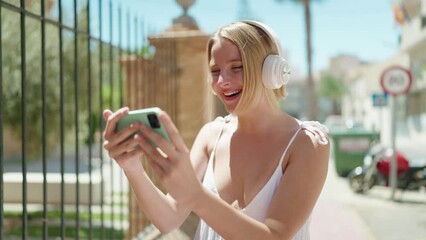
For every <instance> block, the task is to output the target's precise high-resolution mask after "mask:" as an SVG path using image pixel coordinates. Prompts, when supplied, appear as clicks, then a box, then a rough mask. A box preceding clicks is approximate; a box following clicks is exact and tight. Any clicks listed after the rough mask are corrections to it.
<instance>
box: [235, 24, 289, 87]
mask: <svg viewBox="0 0 426 240" xmlns="http://www.w3.org/2000/svg"><path fill="white" fill-rule="evenodd" d="M242 22H244V23H246V24H249V25H251V26H254V27H257V28H260V29H261V30H262V31H263V32H265V33H266V35H268V37H269V38H270V39H271V40H272V41H273V42H274V44H275V46H276V48H277V50H278V55H275V54H271V55H268V56H267V57H266V58H265V59H264V62H263V67H262V81H263V84H264V86H265V87H266V88H268V89H278V88H281V87H282V86H283V85H286V84H287V82H288V81H289V79H290V72H291V71H290V65H289V64H288V62H287V60H285V59H284V56H283V53H282V49H281V45H280V41H279V39H278V35H277V34H276V33H275V32H274V31H273V30H272V29H271V28H270V27H268V26H267V25H265V24H263V23H260V22H258V21H253V20H244V21H242Z"/></svg>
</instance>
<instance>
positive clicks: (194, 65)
mask: <svg viewBox="0 0 426 240" xmlns="http://www.w3.org/2000/svg"><path fill="white" fill-rule="evenodd" d="M209 37H210V36H208V35H206V34H205V33H203V32H202V31H200V30H196V29H188V28H185V27H183V26H182V25H175V26H174V27H172V28H170V29H167V30H166V31H164V32H162V33H160V34H158V35H155V36H150V37H148V39H149V41H150V44H151V45H152V46H153V47H155V54H154V56H153V57H151V58H148V59H145V58H142V57H139V56H131V57H123V59H122V61H121V65H122V67H123V69H124V73H125V75H126V76H125V83H124V91H125V93H124V102H125V105H126V106H129V107H130V108H131V109H139V108H146V107H154V106H156V107H160V108H162V109H163V110H165V111H166V112H167V113H168V114H169V115H170V116H171V118H172V120H173V121H174V123H175V125H176V127H177V128H178V129H179V132H180V134H181V135H182V137H183V139H184V141H185V143H186V145H187V146H188V148H191V146H192V144H193V141H194V140H195V138H196V136H197V134H198V132H199V130H200V129H201V127H202V126H203V125H204V124H205V123H206V122H208V121H210V120H212V119H213V118H214V115H215V111H216V109H215V107H214V101H213V99H214V98H215V97H214V96H213V94H212V91H211V89H210V85H209V83H208V80H207V76H208V74H209V71H208V68H207V54H206V46H207V41H208V38H209ZM143 163H144V165H145V167H146V170H147V172H148V174H149V175H150V176H151V177H152V176H153V174H152V172H150V169H149V166H147V165H146V162H145V161H143ZM153 179H154V178H153ZM153 181H154V183H155V184H157V186H159V184H158V182H157V181H155V179H154V180H153ZM129 198H130V199H129V221H130V227H129V237H134V236H136V235H137V234H138V233H139V232H140V231H142V230H143V229H144V228H145V227H146V226H147V225H148V224H149V222H148V221H147V219H146V218H145V216H143V214H142V213H141V211H140V208H139V206H138V203H137V201H136V199H135V198H134V195H133V193H132V192H131V193H130V194H129Z"/></svg>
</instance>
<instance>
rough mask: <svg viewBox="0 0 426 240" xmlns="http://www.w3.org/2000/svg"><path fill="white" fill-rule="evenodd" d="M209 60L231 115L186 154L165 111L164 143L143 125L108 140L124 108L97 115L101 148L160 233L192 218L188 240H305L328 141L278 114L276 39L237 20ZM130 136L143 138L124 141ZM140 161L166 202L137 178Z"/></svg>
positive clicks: (282, 66) (211, 47)
mask: <svg viewBox="0 0 426 240" xmlns="http://www.w3.org/2000/svg"><path fill="white" fill-rule="evenodd" d="M207 51H208V59H207V60H208V64H209V66H210V71H211V79H210V81H211V87H212V89H213V91H214V93H215V95H217V97H218V98H219V99H220V100H221V101H222V102H223V104H224V106H225V108H226V110H227V111H228V112H229V113H230V115H229V116H226V117H225V118H221V117H220V118H217V119H216V120H214V121H212V122H209V123H207V124H206V125H205V126H204V127H203V128H202V129H201V130H200V132H199V134H198V136H197V138H196V140H195V142H194V144H193V146H192V149H191V151H189V150H188V148H187V147H186V146H185V144H184V142H183V140H182V138H181V136H180V135H179V132H178V131H177V129H176V127H175V126H174V124H173V123H172V121H171V120H170V118H169V117H168V115H167V114H166V113H165V112H162V113H161V114H160V121H161V123H162V124H163V125H164V126H165V128H166V130H167V132H168V134H169V136H170V141H166V140H165V139H164V138H162V137H161V136H160V135H158V134H156V133H155V132H153V131H151V130H150V129H149V128H148V127H146V126H143V125H141V124H134V125H133V126H132V127H129V128H127V129H124V130H121V131H119V132H115V125H116V123H117V122H118V120H119V119H120V118H122V117H123V116H124V115H126V114H127V113H128V109H127V108H123V109H120V110H118V111H117V112H115V113H112V112H111V111H110V110H105V111H104V118H105V119H106V120H107V126H106V129H105V132H104V138H105V142H104V147H105V149H106V150H108V152H109V154H110V156H111V157H112V158H114V159H115V160H116V162H117V163H118V164H119V165H120V167H121V168H122V169H123V171H124V173H125V174H126V176H127V179H128V180H129V182H130V184H131V186H132V188H133V190H134V192H135V194H136V197H137V198H138V200H139V202H140V204H141V206H142V209H143V211H144V212H145V214H146V215H147V216H148V217H149V218H150V220H151V221H152V222H153V224H154V225H155V226H156V227H157V228H158V229H159V230H160V231H162V232H165V233H166V232H169V231H171V230H173V229H175V228H178V227H179V226H180V225H181V224H182V223H183V222H184V220H185V219H186V218H187V216H188V214H189V213H190V212H193V213H195V214H196V215H198V216H199V217H200V219H201V220H200V223H199V226H198V229H197V232H196V234H195V236H194V239H203V240H210V239H211V240H213V239H215V240H216V239H244V240H247V239H262V240H267V239H298V240H299V239H309V219H310V215H311V212H312V209H313V208H314V206H315V203H316V201H317V199H318V197H319V195H320V192H321V190H322V187H323V184H324V181H325V178H326V175H327V168H328V159H329V144H328V136H327V133H326V130H325V128H324V127H323V126H322V125H321V124H319V123H317V122H301V121H299V120H298V119H295V118H294V117H292V116H290V115H288V114H286V113H285V112H283V111H282V110H281V109H280V108H279V105H278V102H279V101H280V100H281V99H282V98H284V97H285V95H286V84H287V81H288V79H289V75H290V68H289V66H288V63H287V61H286V60H285V59H284V58H283V57H282V53H281V49H280V45H279V41H278V39H277V38H276V35H275V34H274V33H273V32H272V31H271V30H270V29H269V27H268V26H266V25H264V24H262V23H260V22H255V21H239V22H235V23H231V24H229V25H226V26H224V27H222V28H220V29H219V30H218V31H217V33H216V34H215V35H214V36H212V38H211V39H210V41H209V42H208V47H207ZM136 130H140V131H141V132H142V134H139V135H136V137H134V138H131V139H130V140H128V136H130V135H131V134H132V133H134V132H135V131H136ZM148 140H150V141H153V142H154V143H155V144H156V145H157V146H158V147H159V148H160V149H161V152H160V151H158V150H157V149H156V148H154V147H152V145H151V144H150V143H149V141H148ZM142 154H143V155H145V156H146V158H147V159H148V160H149V163H150V165H151V166H152V168H153V169H154V172H155V174H156V175H157V176H158V178H159V179H160V181H161V183H162V185H163V186H164V188H165V189H166V190H167V191H168V194H167V195H164V194H163V193H162V192H161V191H159V190H158V189H157V188H156V186H155V185H154V184H153V183H152V181H151V180H150V178H149V177H148V176H147V174H146V173H145V171H144V168H143V166H142V165H141V163H140V161H139V157H140V156H141V155H142Z"/></svg>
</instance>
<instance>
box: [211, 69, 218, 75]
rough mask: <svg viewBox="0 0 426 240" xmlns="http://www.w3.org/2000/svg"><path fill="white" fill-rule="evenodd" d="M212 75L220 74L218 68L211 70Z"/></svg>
mask: <svg viewBox="0 0 426 240" xmlns="http://www.w3.org/2000/svg"><path fill="white" fill-rule="evenodd" d="M210 72H211V74H212V76H218V75H219V74H220V70H211V71H210Z"/></svg>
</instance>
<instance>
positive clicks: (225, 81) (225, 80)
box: [217, 72, 230, 86]
mask: <svg viewBox="0 0 426 240" xmlns="http://www.w3.org/2000/svg"><path fill="white" fill-rule="evenodd" d="M229 80H230V78H229V76H228V74H226V73H225V72H221V73H220V74H219V78H218V80H217V83H218V84H219V85H220V86H226V85H229Z"/></svg>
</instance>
